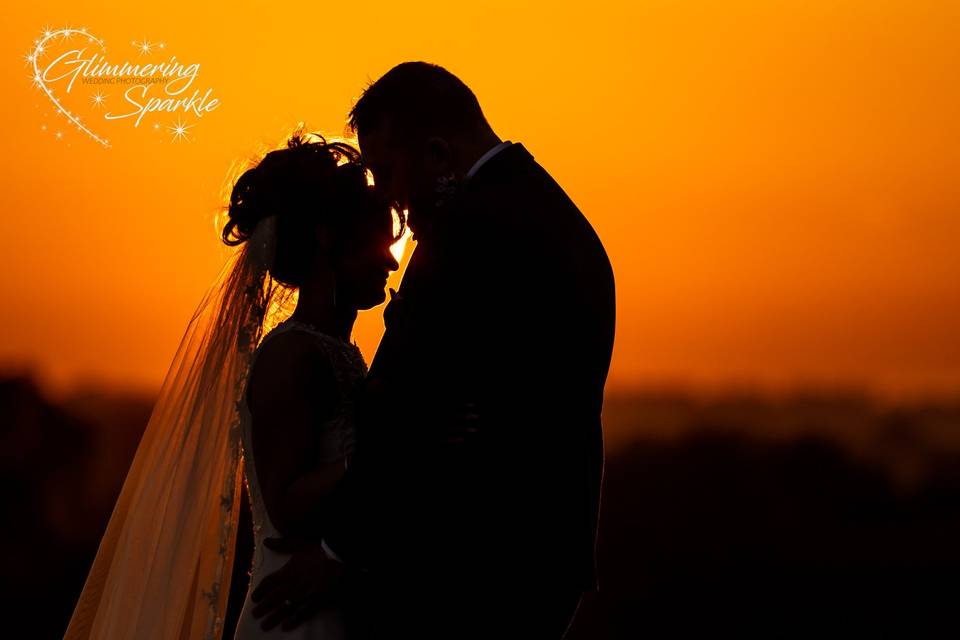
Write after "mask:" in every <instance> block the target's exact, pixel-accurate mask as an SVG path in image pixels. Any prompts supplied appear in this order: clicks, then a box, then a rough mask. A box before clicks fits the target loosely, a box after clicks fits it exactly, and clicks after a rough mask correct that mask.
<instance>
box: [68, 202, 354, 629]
mask: <svg viewBox="0 0 960 640" xmlns="http://www.w3.org/2000/svg"><path fill="white" fill-rule="evenodd" d="M275 247H276V216H270V217H268V218H265V219H264V220H261V221H260V222H259V223H258V224H257V226H256V229H255V230H254V232H253V234H252V236H251V237H250V239H249V240H248V241H247V243H246V244H245V245H244V246H243V247H242V248H241V249H240V250H239V251H237V252H235V253H234V254H233V255H232V256H231V258H230V260H229V261H228V263H227V265H226V267H225V268H224V270H223V271H222V272H221V274H220V276H219V277H218V278H217V279H216V281H215V282H214V284H213V286H212V287H211V288H210V289H209V290H208V292H207V294H206V295H205V296H204V298H203V300H202V301H201V303H200V305H199V306H198V307H197V310H196V312H195V313H194V315H193V317H192V318H191V319H190V322H189V324H188V325H187V330H186V332H185V333H184V336H183V339H182V340H181V342H180V346H179V347H178V349H177V353H176V355H175V356H174V360H173V363H172V364H171V366H170V369H169V370H168V372H167V375H166V377H165V379H164V382H163V386H162V387H161V389H160V395H159V397H158V399H157V403H156V405H155V406H154V409H153V412H152V413H151V415H150V420H149V421H148V423H147V426H146V428H145V430H144V433H143V437H142V438H141V441H140V445H139V446H138V447H137V452H136V454H135V455H134V458H133V461H132V463H131V465H130V470H129V471H128V472H127V477H126V479H125V480H124V483H123V487H122V489H121V491H120V495H119V497H118V498H117V502H116V504H115V505H114V509H113V513H112V514H111V516H110V521H109V523H108V524H107V528H106V531H105V532H104V534H103V537H102V538H101V541H100V546H99V548H98V549H97V554H96V557H95V558H94V561H93V565H92V566H91V568H90V572H89V574H88V575H87V580H86V582H85V583H84V586H83V590H82V591H81V593H80V597H79V599H78V601H77V605H76V607H75V608H74V611H73V615H72V616H71V618H70V624H69V625H68V627H67V630H66V633H65V634H64V640H116V639H119V638H136V639H137V640H220V639H221V637H222V635H223V626H224V622H225V620H224V617H225V613H226V609H227V600H228V596H229V594H230V578H231V574H232V567H233V560H234V546H235V545H234V543H235V540H236V529H237V523H238V513H239V507H240V490H241V483H242V480H243V476H244V470H246V472H247V481H248V483H249V487H250V494H251V497H252V501H253V514H254V522H255V523H256V526H257V545H256V549H257V551H256V554H255V557H254V559H253V574H254V575H253V579H252V583H253V584H256V583H257V582H258V581H259V580H260V579H261V578H262V577H263V576H264V575H266V574H268V573H270V572H271V571H273V570H274V569H276V568H278V567H280V566H281V565H282V564H283V562H282V560H283V559H282V558H278V557H276V556H274V555H273V554H272V552H270V551H269V550H267V549H264V548H263V546H262V541H263V539H264V538H266V537H268V536H273V535H276V534H277V532H276V529H275V527H273V525H272V524H271V523H270V520H269V518H268V517H267V515H266V509H265V508H264V506H263V502H262V499H261V497H260V494H259V489H258V484H257V480H256V470H255V465H254V464H253V456H254V455H255V452H254V451H253V449H252V447H251V446H250V437H249V436H250V422H251V420H250V416H249V411H248V409H247V408H246V405H245V402H244V395H245V393H244V391H245V389H246V385H247V379H248V377H249V371H250V369H251V363H252V361H253V358H254V357H255V356H256V355H257V354H258V353H259V350H260V348H261V347H262V345H263V340H262V338H263V337H264V336H263V334H264V333H265V332H266V331H267V330H268V328H269V327H270V326H273V318H274V316H275V313H274V310H282V309H283V308H284V301H285V300H287V299H288V296H287V293H286V292H285V291H284V289H283V288H282V287H280V286H278V284H277V283H276V282H275V281H274V280H273V279H272V278H271V277H270V275H269V268H270V266H271V264H272V261H273V256H274V255H275ZM279 315H288V314H286V313H282V314H279ZM293 330H305V331H309V332H310V333H311V335H313V336H314V338H315V339H316V340H317V341H318V343H319V344H321V345H322V346H324V348H325V349H326V350H327V353H328V354H329V355H330V361H331V363H332V364H333V370H334V372H335V374H336V375H335V378H336V380H337V383H336V384H337V389H336V393H337V394H339V396H340V399H341V402H340V403H339V407H338V410H337V413H336V415H335V416H334V418H333V419H332V420H331V421H330V422H328V423H325V424H322V425H317V429H318V430H319V434H318V436H319V438H320V440H321V444H322V445H323V446H322V456H321V457H320V459H318V460H317V463H318V464H323V463H324V462H329V461H331V460H332V461H339V460H341V459H344V457H345V456H346V455H347V454H348V453H349V451H350V448H351V447H352V444H353V436H352V428H353V427H352V425H353V420H352V415H353V394H354V393H355V391H356V389H357V388H358V386H359V384H360V382H361V380H362V379H363V376H364V374H365V370H366V368H365V365H364V364H363V359H362V358H361V357H360V354H359V351H358V350H357V349H356V347H351V346H350V345H348V344H346V343H344V342H341V341H338V340H336V339H334V338H332V337H330V336H325V335H323V334H321V333H319V332H317V331H315V330H313V329H311V328H310V327H305V326H303V325H299V324H297V323H293V322H289V321H288V322H286V323H281V325H280V328H278V329H275V330H274V331H273V332H272V333H271V334H268V335H276V333H277V332H278V331H293ZM244 451H245V452H246V453H247V456H248V459H247V464H246V466H245V468H244V465H243V464H242V458H241V456H242V453H243V452H244ZM246 560H247V559H245V558H242V559H241V561H246ZM248 600H249V594H248ZM247 605H248V606H245V607H244V610H243V615H242V617H241V620H240V626H239V627H238V632H237V636H236V637H237V638H238V640H251V639H258V638H265V637H283V638H293V639H294V640H297V639H304V640H306V639H308V638H309V639H311V640H314V639H316V640H339V639H340V638H341V637H342V628H341V627H340V622H339V618H338V617H337V616H336V615H334V614H330V615H324V616H320V617H318V618H317V619H316V620H315V621H312V622H311V623H310V624H308V625H306V626H304V627H302V628H298V629H296V630H294V631H293V632H292V633H289V634H283V633H281V632H280V631H275V632H273V633H271V634H269V635H268V634H264V633H263V632H261V631H260V628H259V625H258V624H255V622H256V621H253V620H252V618H251V617H250V609H251V607H250V606H249V602H248V603H247ZM338 634H339V635H338Z"/></svg>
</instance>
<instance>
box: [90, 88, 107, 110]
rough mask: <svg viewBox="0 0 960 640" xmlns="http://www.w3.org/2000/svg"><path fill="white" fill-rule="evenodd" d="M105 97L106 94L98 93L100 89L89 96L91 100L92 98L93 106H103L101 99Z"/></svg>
mask: <svg viewBox="0 0 960 640" xmlns="http://www.w3.org/2000/svg"><path fill="white" fill-rule="evenodd" d="M106 97H107V96H105V95H103V94H102V93H100V91H99V90H98V91H97V92H96V93H95V94H93V97H92V98H91V100H93V104H94V106H96V107H102V106H103V101H104V100H105V99H106Z"/></svg>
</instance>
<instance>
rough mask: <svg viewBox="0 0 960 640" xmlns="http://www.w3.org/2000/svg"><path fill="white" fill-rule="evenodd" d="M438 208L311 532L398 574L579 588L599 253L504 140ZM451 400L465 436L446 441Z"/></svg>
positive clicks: (592, 464) (602, 305)
mask: <svg viewBox="0 0 960 640" xmlns="http://www.w3.org/2000/svg"><path fill="white" fill-rule="evenodd" d="M437 215H438V216H440V217H439V220H437V222H436V224H435V225H433V226H431V227H430V228H429V229H428V230H424V231H423V233H422V237H418V244H417V247H416V249H415V251H414V253H413V255H412V257H411V260H410V263H409V265H408V267H407V271H406V273H405V275H404V279H403V282H402V283H401V286H400V288H399V292H398V293H399V297H398V298H397V299H395V300H393V301H392V302H391V303H390V304H388V306H387V308H386V309H385V313H384V317H385V323H386V331H385V334H384V336H383V340H382V342H381V344H380V348H379V349H378V351H377V353H376V356H375V358H374V360H373V362H372V364H371V367H370V372H369V378H368V384H367V393H366V396H365V398H364V400H363V401H362V402H361V403H360V404H361V413H360V419H359V423H358V424H359V426H358V444H357V456H356V458H355V462H354V464H352V466H351V467H350V469H348V471H347V475H346V478H345V481H344V482H343V483H342V486H341V491H340V493H339V494H338V496H337V501H336V504H337V505H338V507H337V509H336V510H335V513H336V514H337V515H336V516H335V517H334V518H333V519H332V521H331V522H330V525H329V527H328V528H327V530H326V532H325V539H326V540H327V542H328V543H329V545H330V547H331V548H332V549H334V550H335V552H336V553H337V554H338V555H340V556H341V557H343V558H344V559H345V560H346V561H347V562H348V563H351V562H355V563H357V564H359V565H361V566H367V567H369V568H370V570H371V571H374V572H381V573H382V574H383V575H388V576H389V575H391V574H396V575H397V576H402V578H401V580H403V582H405V583H407V584H409V581H410V580H411V576H419V577H421V578H423V581H424V584H426V583H429V584H432V585H440V584H442V585H444V588H455V585H457V584H461V583H462V584H466V583H471V584H473V585H474V586H476V585H478V584H497V583H498V582H499V583H500V584H506V583H510V582H516V581H527V582H529V583H531V584H534V583H536V584H543V583H549V584H552V585H555V586H566V587H569V588H572V589H581V590H589V589H593V588H594V587H595V583H596V572H595V562H594V547H595V540H596V528H597V514H598V508H599V498H600V482H601V475H602V471H603V441H602V433H601V422H600V412H601V406H602V402H603V388H604V382H605V380H606V376H607V370H608V368H609V364H610V357H611V351H612V347H613V335H614V315H615V311H614V282H613V273H612V270H611V267H610V263H609V261H608V259H607V256H606V253H605V252H604V249H603V246H602V245H601V243H600V240H599V239H598V237H597V235H596V234H595V233H594V230H593V229H592V228H591V226H590V224H589V223H588V222H587V220H586V218H585V217H584V216H583V215H582V214H581V212H580V211H579V210H578V209H577V207H576V205H574V204H573V202H572V201H571V200H570V199H569V198H568V197H567V195H566V194H565V193H564V192H563V190H562V189H561V188H560V186H559V185H558V184H557V183H556V182H555V181H554V180H553V179H552V178H551V177H550V175H549V174H548V173H547V172H546V171H545V170H544V169H543V168H542V167H541V166H540V165H539V164H538V163H537V162H536V161H535V160H534V158H533V156H532V155H530V153H529V152H528V151H527V150H526V149H525V148H524V147H523V145H521V144H513V145H512V146H509V147H507V148H506V149H504V150H502V151H500V152H499V153H497V154H496V155H495V156H493V157H492V158H491V159H490V160H489V161H487V162H486V163H485V164H484V165H483V166H481V167H480V168H479V170H478V171H477V172H476V174H475V175H474V176H472V178H470V179H469V180H468V181H467V182H466V183H465V184H464V185H462V187H461V189H460V191H459V193H458V194H457V195H456V196H455V197H454V198H453V200H452V202H450V203H449V204H448V206H447V207H446V208H445V209H442V210H441V211H440V212H438V214H437ZM418 232H419V229H418ZM420 235H421V234H419V233H418V236H420ZM466 403H473V404H475V405H476V412H477V414H478V415H479V423H478V425H477V426H478V432H477V433H476V434H475V435H474V436H473V437H472V438H468V440H467V441H466V442H465V443H464V444H462V445H451V444H446V443H445V437H446V434H447V432H448V429H449V427H450V425H451V424H452V423H456V422H457V420H458V415H460V414H463V413H464V409H463V407H464V405H465V404H466Z"/></svg>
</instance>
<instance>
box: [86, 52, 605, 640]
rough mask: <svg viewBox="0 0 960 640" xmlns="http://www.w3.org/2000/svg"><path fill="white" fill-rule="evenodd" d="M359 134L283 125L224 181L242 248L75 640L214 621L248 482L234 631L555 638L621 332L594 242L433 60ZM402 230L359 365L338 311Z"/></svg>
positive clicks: (576, 565) (218, 621)
mask: <svg viewBox="0 0 960 640" xmlns="http://www.w3.org/2000/svg"><path fill="white" fill-rule="evenodd" d="M350 125H351V127H352V128H353V130H354V131H355V132H356V134H357V137H358V140H359V147H360V152H362V155H361V153H360V152H358V151H357V150H355V149H354V148H353V147H351V146H350V145H348V144H345V143H339V142H328V141H326V140H324V139H323V138H321V137H319V136H308V135H304V134H302V133H299V132H298V133H297V134H295V135H294V137H293V138H292V139H291V140H290V141H289V143H288V144H287V146H286V147H285V148H282V149H279V150H276V151H272V152H270V153H268V154H267V155H266V156H265V157H264V158H263V159H262V160H261V161H260V162H259V163H258V164H257V165H256V166H255V167H253V168H251V169H249V170H248V171H246V172H245V173H244V174H243V175H242V176H241V177H240V178H239V179H238V180H237V181H236V183H235V185H234V187H233V192H232V194H231V199H230V205H229V220H228V222H227V223H226V226H225V227H224V229H223V237H224V240H225V241H226V242H227V243H228V244H231V245H238V246H239V251H238V254H237V257H236V259H235V261H234V263H233V265H232V267H231V269H229V270H228V271H227V272H225V275H224V277H223V278H222V279H221V280H220V282H219V283H218V285H217V286H216V287H214V290H213V291H212V292H211V294H210V296H208V299H207V300H206V301H205V303H204V305H201V309H200V310H198V313H197V316H196V317H195V318H194V321H193V322H192V324H191V328H190V329H189V330H188V335H187V336H186V337H185V338H184V343H183V344H182V345H181V349H180V352H178V356H177V358H178V359H177V362H175V366H174V368H172V369H171V373H170V374H169V375H168V378H167V382H166V383H165V386H164V391H163V392H162V394H161V398H160V400H159V402H158V405H157V408H156V409H155V410H154V415H153V417H152V418H151V422H150V424H149V425H148V428H147V431H146V433H145V435H144V440H143V442H142V443H141V446H140V449H138V452H137V456H136V458H135V460H134V463H133V466H132V467H131V472H130V476H128V479H127V482H126V484H125V485H124V489H123V492H122V493H121V496H120V500H119V501H118V506H117V509H116V510H115V512H114V515H113V517H112V519H111V523H110V526H109V527H108V530H107V534H106V535H105V536H104V542H103V543H102V545H101V549H100V552H99V553H98V557H97V561H96V562H95V564H94V567H93V570H92V571H91V575H90V578H88V582H87V585H86V587H85V590H84V593H83V595H82V597H81V601H80V603H79V604H78V606H77V610H76V612H75V614H74V619H73V620H72V621H71V628H70V629H69V630H68V637H91V636H96V637H114V638H119V637H131V638H132V637H137V638H146V637H169V638H175V637H176V638H193V637H217V636H218V634H219V633H222V625H223V620H222V618H223V613H224V609H225V605H226V595H227V593H226V592H228V591H229V589H228V585H229V576H230V567H231V563H232V548H233V540H234V535H235V529H236V522H237V511H238V491H237V489H236V486H237V482H238V480H239V479H240V478H243V477H245V479H246V483H247V487H248V490H249V494H250V501H251V505H252V509H253V522H254V529H255V531H254V533H255V535H254V541H255V552H254V558H253V565H252V572H251V588H250V592H249V593H248V595H247V600H246V602H245V604H244V608H243V612H242V613H241V615H240V621H239V624H238V627H237V631H236V638H238V639H242V640H253V639H257V638H267V637H278V638H303V639H310V640H337V639H342V638H345V639H347V640H353V639H361V638H407V637H410V638H448V639H453V638H560V637H562V636H563V634H564V632H565V630H566V629H567V627H568V625H569V623H570V621H571V619H572V618H573V615H574V613H575V611H576V609H577V606H578V603H579V601H580V597H581V594H582V593H583V592H584V591H587V590H591V589H594V588H595V585H596V575H595V563H594V546H595V539H596V527H597V514H598V507H599V496H600V480H601V474H602V467H603V445H602V434H601V423H600V413H601V406H602V402H603V388H604V383H605V379H606V376H607V370H608V367H609V363H610V357H611V350H612V345H613V335H614V284H613V274H612V271H611V267H610V264H609V261H608V260H607V257H606V254H605V252H604V249H603V247H602V245H601V243H600V241H599V239H598V238H597V235H596V234H595V233H594V231H593V229H592V228H591V226H590V224H589V223H588V222H587V220H586V218H585V217H584V216H583V215H582V214H581V213H580V211H579V210H578V209H577V207H576V206H575V205H574V204H573V202H571V200H570V199H569V198H568V197H567V195H566V194H565V193H564V192H563V190H562V189H561V188H560V187H559V185H557V183H556V182H555V181H554V180H553V179H552V178H551V177H550V175H549V174H548V173H547V172H546V171H545V170H544V169H543V168H542V167H541V166H540V165H539V164H537V162H536V161H535V160H534V158H533V156H532V155H531V154H530V153H529V152H528V151H527V149H526V148H524V146H523V145H522V144H520V143H516V142H514V143H511V142H507V141H502V140H501V139H500V138H499V137H498V136H497V134H496V133H494V131H493V130H492V128H491V127H490V125H489V124H488V123H487V121H486V119H485V117H484V115H483V113H482V111H481V109H480V105H479V103H478V102H477V99H476V97H475V96H474V94H473V92H472V91H470V89H469V88H468V87H467V86H466V85H465V84H463V83H462V82H461V81H460V80H459V79H458V78H456V77H455V76H454V75H452V74H451V73H449V72H448V71H446V70H445V69H443V68H441V67H438V66H436V65H431V64H426V63H422V62H410V63H404V64H401V65H398V66H397V67H395V68H393V69H392V70H390V71H389V72H388V73H387V74H386V75H384V76H383V77H382V78H380V79H379V80H378V81H377V82H375V83H374V84H372V85H371V86H370V87H368V88H367V89H366V91H365V92H364V93H363V95H362V97H361V98H360V99H359V101H358V102H357V103H356V105H355V106H354V108H353V110H352V111H351V114H350ZM579 152H580V151H579V150H578V149H576V148H574V147H571V153H579ZM367 170H369V171H370V173H372V176H373V179H374V185H373V186H372V187H371V186H369V185H368V180H367ZM397 212H407V216H406V219H404V215H403V213H397ZM405 224H406V225H408V226H409V227H410V229H411V230H412V232H413V234H414V235H413V238H414V240H416V248H415V250H414V252H413V254H412V256H411V258H410V262H409V264H408V266H407V269H406V272H405V274H404V277H403V281H402V283H401V286H400V287H399V290H398V291H397V292H396V293H394V292H391V294H392V295H391V300H390V301H389V303H388V304H387V306H386V308H385V309H384V322H385V325H386V331H385V333H384V336H383V339H382V341H381V343H380V346H379V348H378V349H377V352H376V355H375V356H374V358H373V361H372V363H371V364H370V367H369V371H368V370H367V367H366V365H365V362H364V359H363V357H362V355H361V354H360V352H359V350H358V349H357V347H356V346H355V345H354V344H352V343H351V341H350V336H351V332H352V328H353V324H354V321H355V319H356V317H357V312H358V311H359V310H364V309H371V308H373V307H376V306H377V305H379V304H380V303H382V302H383V301H384V300H385V297H386V296H385V292H384V289H385V286H386V280H387V276H388V275H389V273H390V272H391V271H393V270H395V269H397V268H398V264H397V261H396V259H395V257H394V255H393V253H392V251H391V249H392V245H393V244H394V243H395V241H396V240H397V239H398V238H399V237H400V235H401V234H402V233H403V229H404V225H405ZM294 291H295V292H296V293H297V296H296V297H295V298H294V297H291V296H290V293H291V292H294ZM294 304H295V309H294V310H293V312H292V314H289V317H287V319H285V320H283V321H281V322H280V323H279V324H276V325H275V326H274V323H273V322H272V320H273V319H274V318H277V317H282V314H283V311H284V309H288V308H289V307H292V306H293V305H294ZM171 434H173V435H171ZM241 456H242V458H241ZM241 460H242V464H241ZM131 558H133V559H135V560H131ZM246 560H247V559H246V558H239V559H238V561H239V562H246ZM264 627H267V628H269V630H265V629H264Z"/></svg>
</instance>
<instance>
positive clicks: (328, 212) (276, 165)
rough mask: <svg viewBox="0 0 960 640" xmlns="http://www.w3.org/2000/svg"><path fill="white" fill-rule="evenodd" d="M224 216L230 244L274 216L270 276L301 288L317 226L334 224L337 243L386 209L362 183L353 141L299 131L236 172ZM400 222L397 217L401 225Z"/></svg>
mask: <svg viewBox="0 0 960 640" xmlns="http://www.w3.org/2000/svg"><path fill="white" fill-rule="evenodd" d="M228 215H229V219H228V221H227V223H226V224H225V225H224V227H223V233H222V237H223V241H224V243H226V244H227V245H230V246H236V245H239V244H243V243H244V242H246V241H247V240H249V239H250V237H251V236H252V235H253V232H254V229H256V227H257V224H258V223H259V222H260V221H261V220H263V219H264V218H267V217H269V216H271V215H276V216H277V218H276V252H275V255H274V259H273V266H272V267H271V268H270V275H271V276H272V277H273V278H274V279H275V280H277V281H279V282H280V283H281V284H284V285H286V286H288V287H299V286H300V285H301V284H302V282H303V279H304V277H305V276H306V275H307V270H308V269H309V268H310V265H311V261H312V259H313V256H314V253H315V251H316V250H317V246H316V243H317V234H316V229H317V227H318V226H320V225H323V226H327V227H329V228H331V229H333V230H335V231H336V232H337V233H336V237H337V238H338V242H339V243H340V244H343V243H345V242H349V241H350V239H351V237H352V236H355V235H356V234H357V233H358V232H359V231H360V230H361V229H363V228H366V227H367V226H368V225H369V224H370V223H371V222H374V221H376V220H381V219H389V218H390V215H391V213H390V208H389V207H388V206H387V205H386V204H385V203H384V202H382V201H380V200H379V199H378V198H376V196H375V195H374V192H373V189H372V188H371V187H369V186H368V184H367V175H366V170H365V169H364V167H363V164H362V163H361V161H360V152H359V151H358V150H357V149H356V148H354V147H352V146H351V145H349V144H346V143H344V142H327V141H326V139H325V138H323V137H322V136H320V135H317V134H309V136H308V135H307V134H304V133H303V132H302V131H297V132H295V133H294V134H293V136H292V137H291V138H290V139H289V140H288V141H287V145H286V147H285V148H281V149H277V150H275V151H271V152H269V153H268V154H267V155H266V156H264V158H263V159H262V160H261V161H260V162H259V163H258V164H257V165H256V166H254V167H253V168H252V169H248V170H247V171H245V172H244V173H243V174H242V175H241V176H240V178H239V179H238V180H237V182H236V183H235V184H234V185H233V190H232V191H231V193H230V204H229V206H228ZM403 222H404V221H403V219H402V218H401V220H400V226H401V232H402V227H403ZM340 248H341V249H342V247H340ZM334 250H336V248H334Z"/></svg>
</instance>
